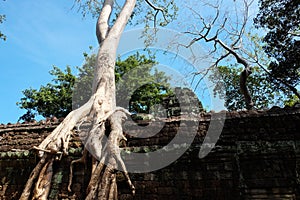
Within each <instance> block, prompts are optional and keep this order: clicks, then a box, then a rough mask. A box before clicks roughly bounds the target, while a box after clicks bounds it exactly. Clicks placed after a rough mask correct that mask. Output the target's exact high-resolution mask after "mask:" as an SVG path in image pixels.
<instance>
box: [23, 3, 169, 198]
mask: <svg viewBox="0 0 300 200" xmlns="http://www.w3.org/2000/svg"><path fill="white" fill-rule="evenodd" d="M75 2H79V3H80V6H81V7H82V6H83V7H84V8H90V7H91V6H92V7H93V4H94V5H95V6H96V7H95V11H96V13H97V11H98V16H99V17H98V20H97V26H96V35H97V39H98V42H99V45H100V48H99V51H98V54H97V58H96V60H97V61H96V66H95V71H94V80H93V86H92V95H91V97H90V99H89V100H88V101H87V102H86V103H85V104H84V105H82V106H81V107H79V108H78V109H76V110H73V111H72V112H70V113H69V114H68V115H67V116H66V118H65V119H64V120H63V122H62V123H61V124H60V125H59V126H57V128H55V129H54V130H53V132H52V133H51V134H49V135H48V136H47V137H46V138H45V140H44V141H43V142H42V143H41V144H40V145H39V146H38V147H36V149H38V150H39V156H40V157H41V159H40V161H39V162H38V164H37V165H36V167H35V168H34V169H33V171H32V173H31V175H30V177H29V179H28V181H27V183H26V185H25V188H24V190H23V193H22V195H21V197H20V199H22V200H24V199H47V197H48V194H49V192H50V187H51V179H52V175H53V162H54V161H55V160H56V158H58V159H59V158H60V157H61V155H62V154H63V155H67V154H68V143H69V139H70V136H71V134H72V133H73V132H72V130H73V129H74V127H75V126H76V125H77V124H78V123H82V122H84V121H86V120H89V121H90V123H91V124H92V127H91V128H90V131H89V132H88V134H87V136H86V141H87V142H86V144H85V150H84V154H83V157H82V159H80V160H78V161H76V162H86V157H87V154H88V151H87V148H88V149H93V152H94V153H93V155H92V156H93V159H92V170H91V171H92V174H91V179H90V182H89V185H88V188H87V192H86V199H117V185H116V174H115V169H117V168H119V169H121V170H122V172H123V174H124V176H125V177H126V180H127V182H128V185H129V187H130V188H131V190H132V193H133V194H134V193H135V187H134V185H133V184H132V182H131V180H130V177H129V174H128V172H127V170H126V167H125V165H124V162H123V161H122V158H121V156H120V150H119V147H118V145H119V142H120V140H122V139H124V136H123V131H122V121H123V120H124V118H126V114H130V113H129V112H128V111H127V110H126V109H124V108H121V107H117V106H116V87H115V63H116V54H117V47H118V44H119V41H120V37H121V34H122V32H123V31H124V28H125V26H126V24H127V23H128V20H129V19H130V18H131V17H132V16H133V12H134V8H135V7H136V8H137V10H138V9H139V8H140V9H141V8H143V7H144V6H145V5H137V2H136V0H125V2H124V5H123V7H119V5H117V6H116V7H118V8H120V9H119V10H116V11H113V9H114V1H113V0H104V1H99V2H98V1H96V0H87V1H80V0H78V1H75ZM145 2H146V3H147V4H148V5H149V8H150V9H152V12H148V16H147V17H146V19H149V18H150V17H153V20H155V21H156V20H157V13H159V12H161V13H162V14H163V15H164V16H165V18H163V19H162V20H163V21H165V23H168V22H169V21H168V20H170V19H169V18H168V16H169V12H167V6H168V5H169V6H171V7H173V8H174V2H173V1H169V3H166V2H165V1H161V3H165V4H167V5H166V7H158V6H157V5H159V4H158V3H159V2H158V1H156V2H155V3H156V5H154V4H153V3H151V2H150V1H148V0H146V1H145ZM118 3H119V2H118ZM140 3H142V1H140ZM112 13H114V14H116V18H115V19H113V21H112V20H111V17H110V16H111V14H112ZM151 13H153V15H151ZM160 24H161V25H164V24H163V23H160ZM106 122H107V123H106ZM105 124H109V128H108V129H106V128H105ZM106 133H109V136H108V138H107V141H106V144H105V145H102V142H103V139H104V138H106V137H105V134H106ZM105 162H106V163H107V165H105V164H104V163H105ZM118 166H119V167H118ZM71 177H72V175H71Z"/></svg>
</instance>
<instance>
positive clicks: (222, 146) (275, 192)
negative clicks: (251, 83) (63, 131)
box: [0, 107, 300, 200]
mask: <svg viewBox="0 0 300 200" xmlns="http://www.w3.org/2000/svg"><path fill="white" fill-rule="evenodd" d="M210 120H211V114H210V113H202V114H201V120H200V123H199V129H198V135H197V136H196V138H195V139H194V142H193V144H192V145H191V147H190V148H189V150H188V151H187V152H186V153H185V154H184V155H183V156H182V157H181V158H180V159H178V160H177V161H175V162H174V163H172V164H171V165H170V166H168V167H166V168H164V169H161V170H158V171H154V172H150V173H144V174H130V176H131V179H132V181H133V183H134V185H135V186H136V196H135V198H134V199H140V200H150V199H151V200H154V199H162V200H167V199H172V200H176V199H178V200H182V199H208V200H210V199H300V189H299V188H300V109H299V108H284V109H280V108H276V107H274V108H272V109H270V110H268V111H247V112H246V111H241V112H228V113H226V121H225V126H224V128H223V131H222V134H221V136H220V139H219V140H218V143H217V144H216V146H215V148H214V149H213V151H212V152H211V153H210V154H209V155H208V156H207V157H205V158H203V159H199V157H198V153H199V149H200V145H201V143H202V141H203V138H204V136H205V135H206V131H207V127H208V126H209V123H210ZM58 123H59V122H58V121H54V122H53V121H47V122H39V123H31V124H8V125H0V167H1V171H0V199H3V200H6V199H18V197H19V195H20V193H21V191H22V189H23V187H24V184H25V182H26V181H27V178H28V176H29V174H30V172H31V170H32V169H33V167H34V166H35V164H36V162H37V159H38V158H37V156H36V155H35V153H34V150H32V149H31V148H32V146H34V145H38V144H39V143H40V142H41V141H42V140H43V138H44V137H45V136H46V135H47V134H49V132H50V131H51V130H53V129H54V128H55V127H56V126H57V124H58ZM151 123H154V125H155V123H156V122H155V121H154V122H151ZM125 125H126V124H125ZM127 125H128V124H127ZM127 125H126V126H127ZM129 125H130V124H129ZM152 125H153V124H152ZM191 125H194V124H192V123H191V122H190V121H188V120H184V119H181V120H180V121H179V120H178V119H177V120H176V119H174V120H169V121H166V123H165V126H164V128H163V129H162V130H161V131H160V132H159V133H158V134H156V135H155V136H152V137H150V138H145V139H135V138H129V140H128V143H127V147H126V148H129V149H131V150H134V151H138V152H147V151H149V150H151V149H155V148H159V146H163V145H165V144H167V143H168V142H169V141H170V140H171V139H172V138H173V137H174V135H176V132H177V130H178V127H179V126H180V127H181V128H184V127H185V126H191ZM69 153H70V154H69V156H68V157H63V158H62V160H61V161H60V163H59V164H56V165H55V167H54V169H55V174H54V176H53V183H52V188H51V192H50V199H82V195H84V193H85V187H86V186H87V184H88V183H87V181H88V176H89V173H88V171H84V166H81V165H78V166H76V168H75V176H74V179H73V181H74V184H73V185H72V190H73V192H72V193H68V191H67V185H68V178H69V163H70V161H71V160H72V159H74V158H78V157H79V156H80V155H81V141H80V140H79V139H78V137H77V134H74V137H73V138H72V140H71V144H70V149H69ZM88 169H89V168H88ZM118 187H119V192H120V194H119V199H120V200H127V199H133V198H132V196H131V195H130V194H129V192H130V191H129V190H128V188H127V184H126V182H125V180H124V178H123V177H122V175H119V176H118Z"/></svg>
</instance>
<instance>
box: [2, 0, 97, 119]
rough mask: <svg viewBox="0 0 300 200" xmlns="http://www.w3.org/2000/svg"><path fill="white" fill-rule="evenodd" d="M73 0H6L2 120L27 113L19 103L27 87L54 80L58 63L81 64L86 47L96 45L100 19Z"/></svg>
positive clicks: (62, 65)
mask: <svg viewBox="0 0 300 200" xmlns="http://www.w3.org/2000/svg"><path fill="white" fill-rule="evenodd" d="M72 2H73V1H70V0H51V1H49V0H39V1H36V0H26V1H24V0H14V1H1V2H0V6H1V7H0V14H5V15H6V21H5V22H4V24H2V25H0V29H1V31H2V32H3V33H5V35H6V36H7V41H5V42H4V41H0V67H1V72H2V73H1V75H0V91H1V96H2V98H1V103H0V123H8V122H13V123H14V122H16V121H17V120H18V118H19V117H20V116H21V115H22V114H24V113H25V110H21V109H19V108H18V107H17V106H16V102H17V101H19V100H20V98H21V97H22V91H23V90H24V89H27V88H30V87H32V88H39V87H40V86H41V85H43V84H46V83H48V82H50V81H51V79H52V77H51V76H50V75H49V73H48V72H49V71H50V70H51V69H52V66H53V65H56V66H58V67H60V68H64V67H65V66H66V65H70V66H72V67H74V66H80V65H81V64H82V62H83V56H82V55H83V54H82V53H83V52H89V46H94V47H96V46H97V41H96V37H95V20H93V19H92V18H88V17H87V18H85V19H82V16H81V14H80V13H77V10H76V9H73V10H71V7H72Z"/></svg>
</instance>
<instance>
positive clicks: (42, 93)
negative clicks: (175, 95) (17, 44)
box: [17, 53, 171, 121]
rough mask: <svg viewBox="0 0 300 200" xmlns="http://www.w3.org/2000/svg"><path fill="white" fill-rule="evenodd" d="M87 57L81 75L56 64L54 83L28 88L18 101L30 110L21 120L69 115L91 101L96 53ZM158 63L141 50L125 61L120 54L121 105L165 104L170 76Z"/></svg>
mask: <svg viewBox="0 0 300 200" xmlns="http://www.w3.org/2000/svg"><path fill="white" fill-rule="evenodd" d="M84 57H85V63H84V65H83V66H82V67H81V68H78V70H79V74H78V76H77V77H76V76H75V75H73V74H72V72H71V68H70V67H69V66H67V68H66V69H65V71H62V70H61V69H59V68H58V67H54V68H53V70H51V71H50V74H51V75H52V76H54V77H55V78H54V79H53V80H52V82H51V83H48V84H47V85H46V86H41V87H40V89H38V90H37V89H32V88H30V89H26V90H24V91H23V94H24V97H22V98H21V100H20V102H18V103H17V105H18V106H19V107H20V108H22V109H26V110H27V112H26V114H24V115H23V116H21V117H20V120H23V121H30V120H32V119H34V118H35V116H36V115H41V116H43V117H53V116H55V117H57V118H61V117H65V116H66V115H67V114H68V113H69V112H70V111H71V110H72V107H73V109H74V108H78V107H80V106H81V105H83V104H84V103H85V102H87V101H88V99H89V98H90V96H91V94H92V80H93V77H94V66H95V63H96V55H95V54H92V55H90V56H89V55H87V54H84ZM155 64H156V62H155V61H154V60H153V59H151V58H147V57H146V56H145V55H140V54H139V53H136V54H134V55H131V56H129V57H128V58H127V59H125V60H124V61H122V60H121V59H120V58H118V60H117V62H116V68H115V79H116V83H117V105H118V106H122V107H125V108H127V109H129V110H130V111H131V112H133V113H149V111H150V108H151V106H153V105H155V104H161V102H162V101H163V99H164V97H166V96H168V95H169V94H171V91H170V90H168V87H169V84H168V80H169V77H167V76H166V75H165V74H164V73H163V72H158V71H157V70H156V69H155V68H154V66H155ZM127 74H129V75H128V76H127ZM129 102H130V104H129V105H128V103H129ZM72 103H73V104H72Z"/></svg>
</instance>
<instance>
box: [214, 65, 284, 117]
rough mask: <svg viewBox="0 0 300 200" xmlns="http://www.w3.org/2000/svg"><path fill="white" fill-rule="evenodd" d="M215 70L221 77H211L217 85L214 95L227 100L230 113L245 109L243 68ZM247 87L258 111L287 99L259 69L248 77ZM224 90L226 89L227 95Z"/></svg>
mask: <svg viewBox="0 0 300 200" xmlns="http://www.w3.org/2000/svg"><path fill="white" fill-rule="evenodd" d="M215 70H217V72H218V73H219V74H220V76H221V77H217V76H215V75H211V76H210V79H211V80H212V81H213V82H214V83H215V88H214V95H215V96H217V95H219V97H220V98H222V99H225V106H226V108H227V109H228V110H230V111H232V110H240V109H243V108H245V101H244V97H243V95H242V94H241V92H240V87H239V81H240V73H241V71H242V70H243V68H242V67H240V68H238V67H237V66H229V67H228V66H219V67H218V68H217V69H215ZM247 85H248V87H249V90H250V92H251V94H252V98H253V101H254V102H255V107H256V108H258V109H263V108H268V107H271V106H272V105H278V104H280V103H282V102H283V101H284V99H286V96H284V95H282V94H280V93H279V92H278V88H277V87H276V85H274V84H273V83H272V82H270V81H269V79H268V76H267V75H266V74H264V73H263V72H262V70H260V68H258V67H254V68H253V73H252V74H251V76H249V77H248V80H247ZM221 86H224V87H221ZM223 88H225V94H224V93H223ZM221 94H224V95H221Z"/></svg>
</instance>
